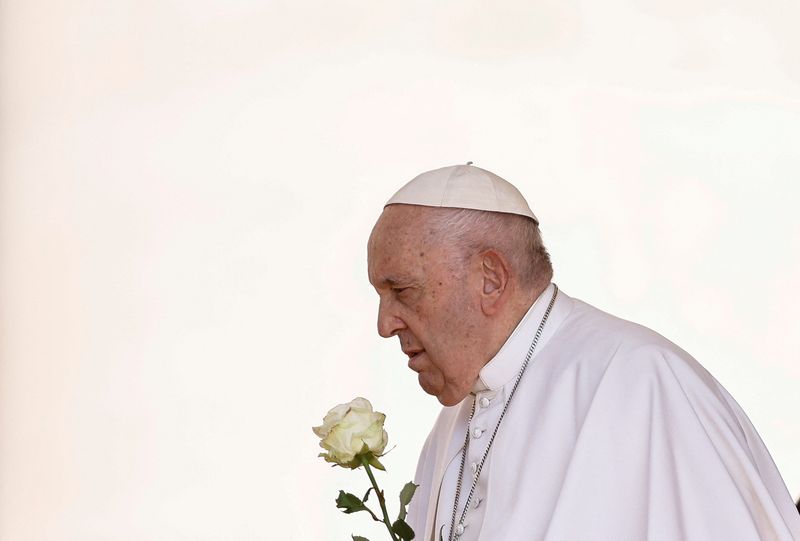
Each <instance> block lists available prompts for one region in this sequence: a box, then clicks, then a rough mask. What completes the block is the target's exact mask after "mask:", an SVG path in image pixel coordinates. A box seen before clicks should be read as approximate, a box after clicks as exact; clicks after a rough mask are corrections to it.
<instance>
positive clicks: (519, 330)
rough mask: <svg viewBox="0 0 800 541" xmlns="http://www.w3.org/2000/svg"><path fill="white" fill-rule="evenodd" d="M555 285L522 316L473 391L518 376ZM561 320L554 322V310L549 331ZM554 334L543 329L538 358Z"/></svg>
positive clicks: (496, 384)
mask: <svg viewBox="0 0 800 541" xmlns="http://www.w3.org/2000/svg"><path fill="white" fill-rule="evenodd" d="M554 288H555V286H554V285H553V284H552V283H551V284H550V285H548V286H547V287H546V288H545V290H544V291H543V292H542V294H541V295H539V297H538V298H537V299H536V300H535V301H534V302H533V304H532V305H531V307H530V308H529V309H528V311H527V312H526V313H525V315H524V316H523V317H522V320H521V321H520V322H519V323H518V324H517V327H516V328H515V329H514V332H512V333H511V336H509V337H508V340H506V342H505V344H503V347H501V348H500V351H498V352H497V354H496V355H495V356H494V357H492V359H491V360H490V361H489V362H488V363H486V365H484V367H483V368H482V369H481V371H480V373H479V374H478V379H477V380H475V385H473V387H472V393H473V394H477V393H479V392H482V391H487V390H489V391H496V390H498V389H500V388H501V387H503V386H504V385H505V384H506V383H508V382H509V381H511V380H512V379H513V378H514V377H515V376H516V375H517V373H518V372H519V369H520V367H521V366H522V362H523V361H524V360H525V355H527V354H528V349H529V348H530V347H531V341H532V340H533V337H534V336H535V335H536V330H537V329H538V328H539V324H540V323H541V322H542V317H544V313H545V311H546V310H547V306H548V304H550V299H551V298H552V296H553V289H554ZM558 296H559V297H561V296H562V293H561V291H559V292H558ZM559 323H560V321H559V322H556V321H553V313H552V312H551V314H550V317H549V318H548V321H547V324H546V325H545V331H548V330H551V326H554V327H555V326H558V324H559ZM551 334H552V333H550V332H543V333H542V336H540V337H539V343H538V344H537V345H536V351H535V352H534V357H535V356H536V353H537V352H539V351H541V349H542V347H543V346H544V343H545V342H546V341H547V339H548V338H549V337H550V336H551Z"/></svg>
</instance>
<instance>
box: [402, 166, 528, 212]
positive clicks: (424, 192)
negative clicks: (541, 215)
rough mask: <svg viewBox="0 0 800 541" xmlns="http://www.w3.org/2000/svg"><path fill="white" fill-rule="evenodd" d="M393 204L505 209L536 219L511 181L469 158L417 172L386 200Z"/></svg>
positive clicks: (504, 210)
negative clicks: (457, 162) (461, 161)
mask: <svg viewBox="0 0 800 541" xmlns="http://www.w3.org/2000/svg"><path fill="white" fill-rule="evenodd" d="M396 204H401V205H422V206H426V207H448V208H460V209H475V210H488V211H491V212H507V213H510V214H519V215H521V216H527V217H528V218H531V219H533V221H535V222H536V223H537V224H538V223H539V220H538V219H536V216H534V214H533V212H532V211H531V209H530V207H529V206H528V202H527V201H525V198H524V197H523V196H522V194H521V193H520V192H519V190H517V188H515V187H514V185H513V184H511V183H510V182H508V181H507V180H505V179H502V178H500V177H499V176H497V175H495V174H494V173H492V172H491V171H487V170H486V169H481V168H480V167H475V166H474V165H471V162H470V163H469V164H467V165H451V166H450V167H442V168H441V169H434V170H433V171H427V172H425V173H422V174H421V175H417V176H416V177H415V178H414V179H412V180H411V181H410V182H409V183H408V184H406V185H405V186H403V187H402V188H400V189H399V190H398V191H397V193H396V194H394V195H393V196H392V198H391V199H389V201H388V202H387V203H386V205H396Z"/></svg>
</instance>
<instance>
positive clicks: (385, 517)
mask: <svg viewBox="0 0 800 541" xmlns="http://www.w3.org/2000/svg"><path fill="white" fill-rule="evenodd" d="M361 463H362V464H363V465H364V469H365V470H367V475H369V480H370V481H372V488H374V489H375V494H377V495H378V503H380V504H381V511H383V523H384V524H386V527H387V528H388V529H389V535H391V536H392V539H394V540H395V541H397V537H395V535H394V531H393V530H392V523H391V522H390V521H389V513H387V512H386V501H385V500H384V498H383V492H381V490H380V489H379V488H378V483H377V481H375V476H374V475H372V470H371V469H370V467H369V462H367V459H366V457H365V456H363V455H362V456H361Z"/></svg>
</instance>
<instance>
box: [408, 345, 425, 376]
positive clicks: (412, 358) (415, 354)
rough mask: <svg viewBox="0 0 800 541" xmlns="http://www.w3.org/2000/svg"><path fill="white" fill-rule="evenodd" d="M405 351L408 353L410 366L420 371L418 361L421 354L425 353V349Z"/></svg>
mask: <svg viewBox="0 0 800 541" xmlns="http://www.w3.org/2000/svg"><path fill="white" fill-rule="evenodd" d="M403 353H405V354H406V355H408V367H409V368H410V369H411V370H413V371H414V372H419V367H418V361H419V358H420V356H421V355H422V354H423V353H425V350H424V349H420V350H415V351H404V352H403Z"/></svg>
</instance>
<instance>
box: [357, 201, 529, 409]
mask: <svg viewBox="0 0 800 541" xmlns="http://www.w3.org/2000/svg"><path fill="white" fill-rule="evenodd" d="M430 212H431V210H430V209H428V208H427V207H419V206H415V205H390V206H388V207H386V208H385V209H384V211H383V214H381V217H380V218H379V220H378V222H377V223H376V225H375V228H374V229H373V231H372V235H371V236H370V240H369V245H368V272H369V279H370V282H371V283H372V285H373V286H374V287H375V290H376V291H377V293H378V295H379V296H380V305H379V309H378V333H379V334H380V335H381V336H383V337H385V338H388V337H391V336H397V337H398V339H399V340H400V346H401V348H402V349H403V352H404V353H406V354H407V355H408V356H409V361H408V366H409V368H411V369H412V370H414V371H415V372H417V373H418V380H419V384H420V386H421V387H422V389H423V390H424V391H425V392H427V393H428V394H431V395H434V396H436V398H437V399H438V400H439V402H441V403H442V404H443V405H445V406H452V405H455V404H457V403H459V402H460V401H461V400H462V399H463V398H464V397H465V396H466V395H467V394H468V393H469V392H470V390H471V389H472V386H473V385H474V383H475V380H476V379H477V377H478V374H479V372H480V369H481V368H482V367H483V365H485V364H486V362H488V360H489V359H490V358H491V357H492V356H493V355H494V354H495V353H496V351H497V350H498V349H499V347H500V345H501V344H502V342H503V341H505V338H506V337H507V336H508V334H509V333H510V331H511V329H513V325H514V322H513V321H509V322H507V323H505V324H504V325H503V327H509V326H510V327H509V328H508V329H505V328H503V329H500V333H499V334H498V329H497V326H496V325H494V326H493V325H491V324H487V323H492V321H488V322H487V317H488V316H487V313H486V312H487V308H486V306H487V305H486V302H485V301H486V299H485V297H486V294H485V293H484V290H485V289H487V286H486V285H485V276H484V271H483V270H482V263H481V260H480V257H479V256H475V257H473V258H471V259H470V260H468V261H467V262H466V263H464V262H461V261H460V260H459V259H458V258H456V257H454V253H453V251H452V248H451V247H449V246H442V245H441V242H440V240H441V239H438V238H437V235H435V234H434V233H433V232H432V230H431V227H430V226H429V225H428V224H427V220H428V218H429V216H430V214H429V213H430ZM489 311H490V312H491V310H489ZM488 315H494V314H493V313H492V314H488ZM497 319H498V318H495V320H497Z"/></svg>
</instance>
